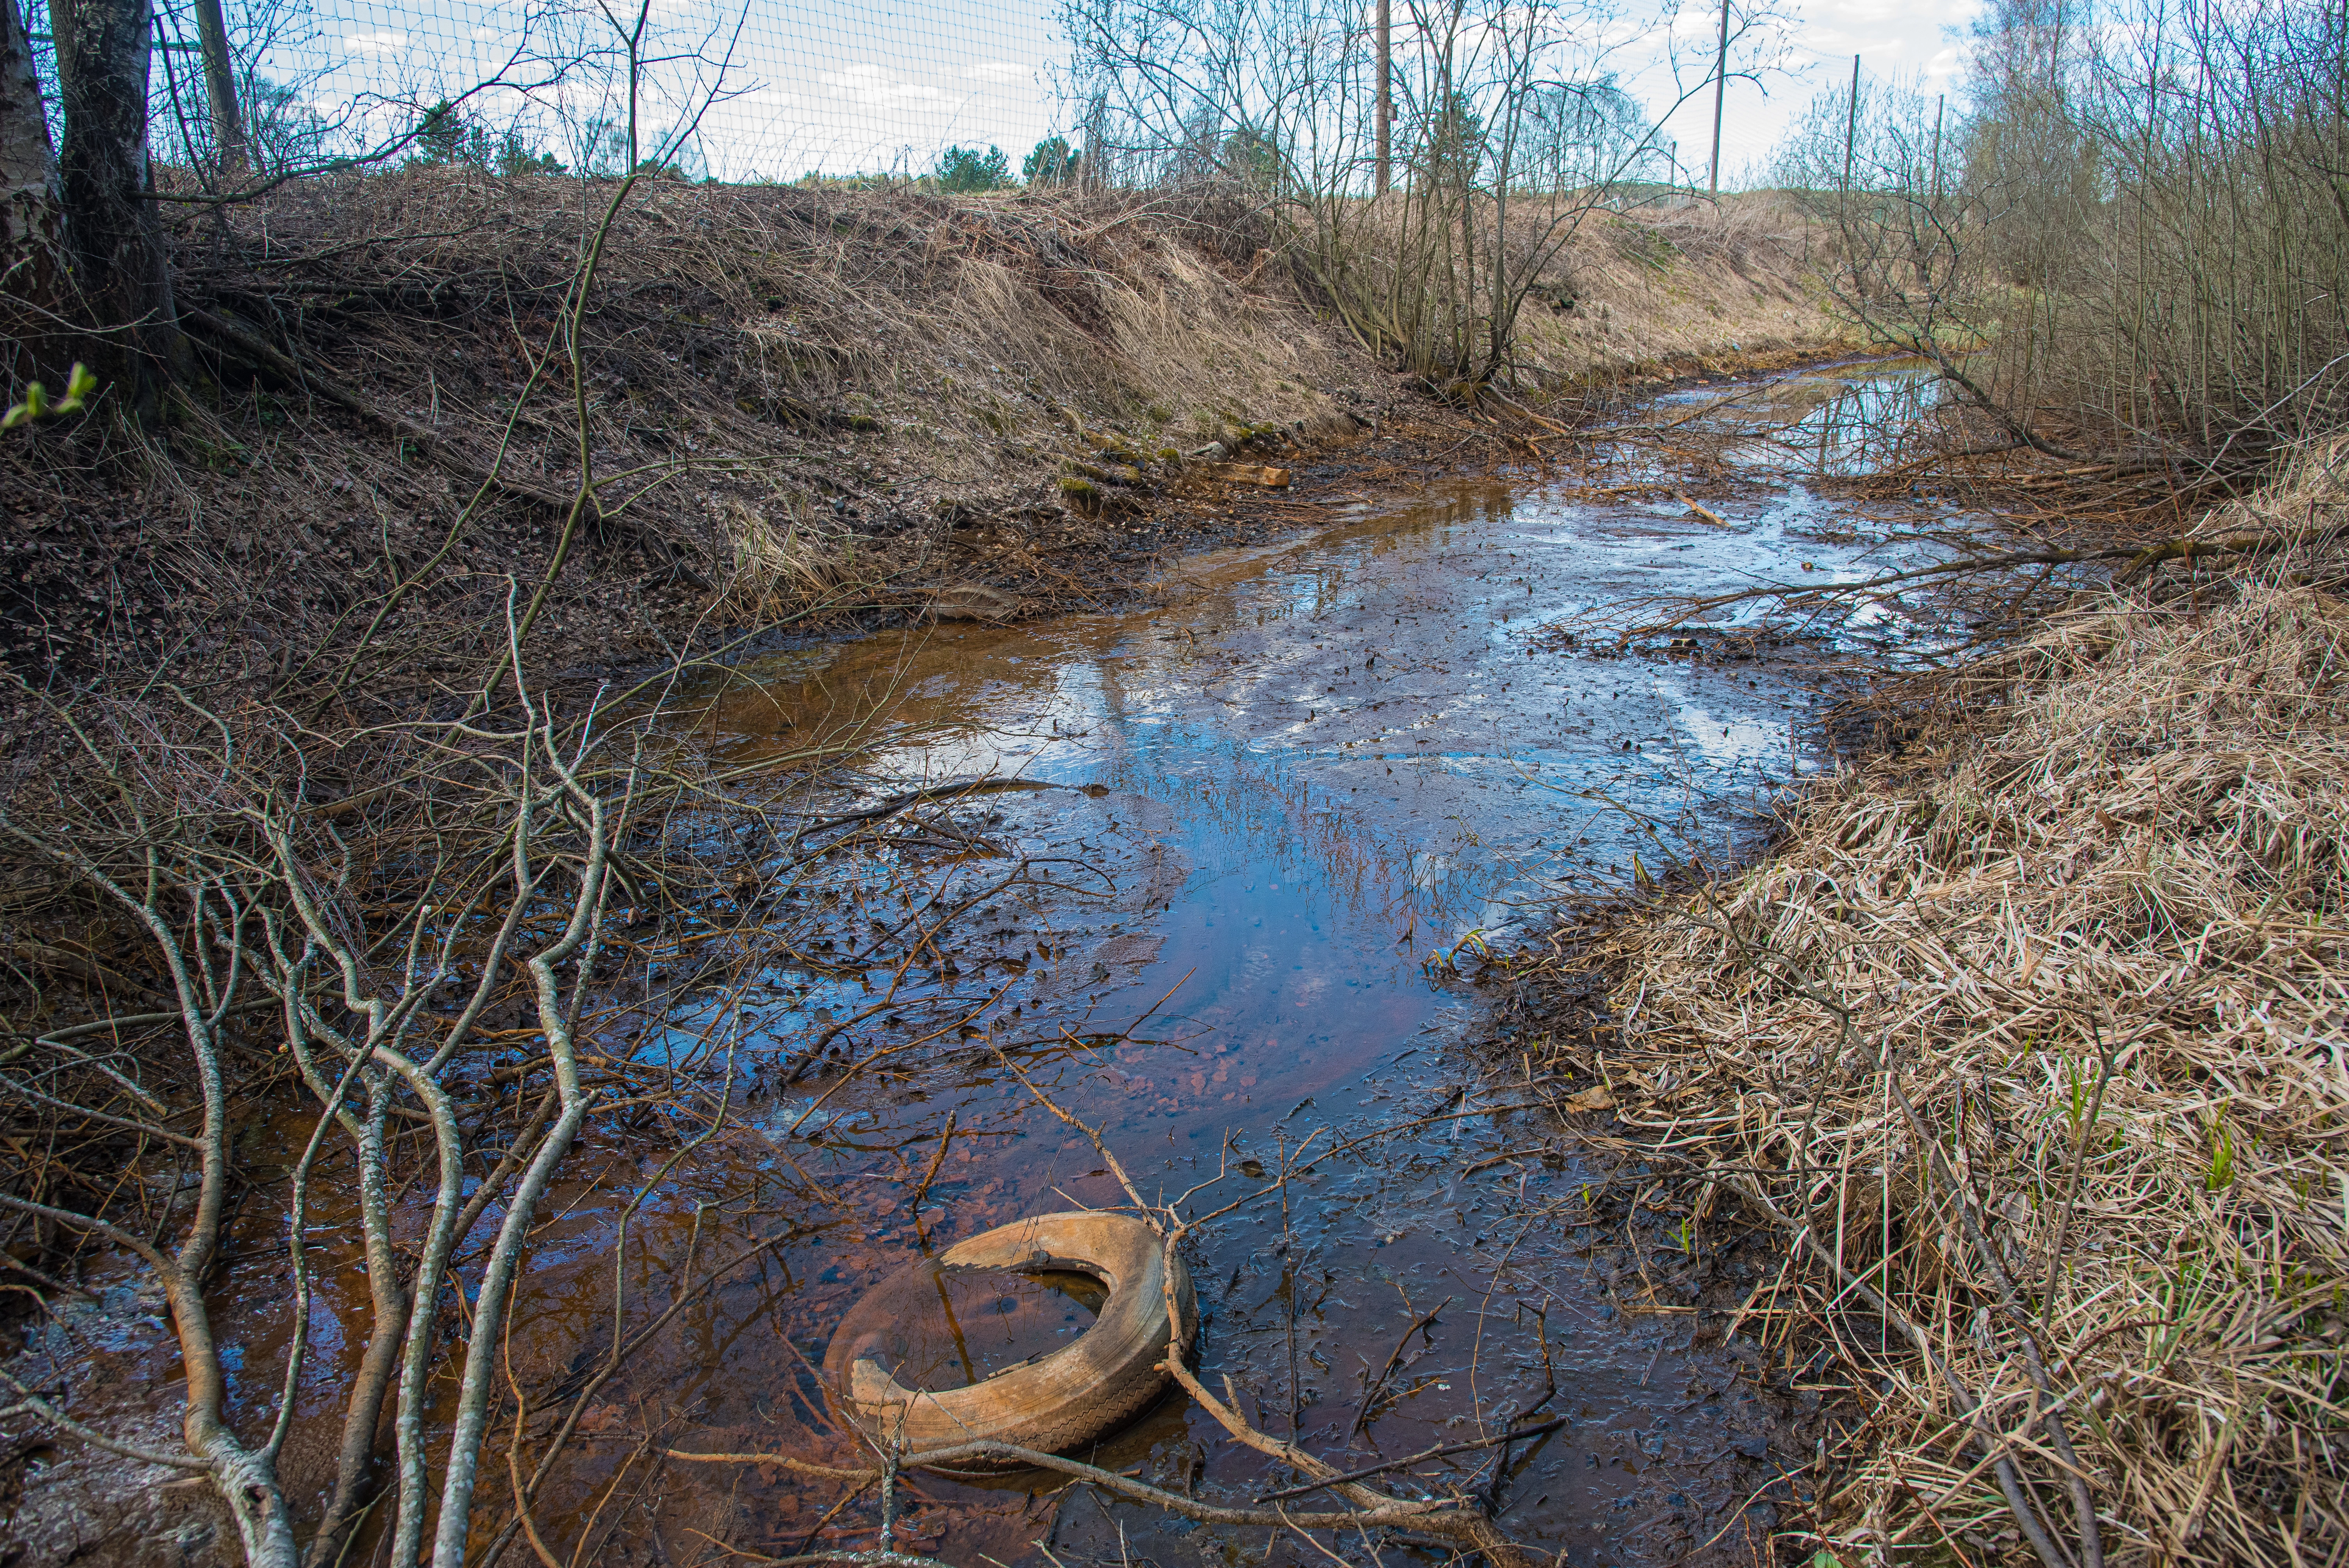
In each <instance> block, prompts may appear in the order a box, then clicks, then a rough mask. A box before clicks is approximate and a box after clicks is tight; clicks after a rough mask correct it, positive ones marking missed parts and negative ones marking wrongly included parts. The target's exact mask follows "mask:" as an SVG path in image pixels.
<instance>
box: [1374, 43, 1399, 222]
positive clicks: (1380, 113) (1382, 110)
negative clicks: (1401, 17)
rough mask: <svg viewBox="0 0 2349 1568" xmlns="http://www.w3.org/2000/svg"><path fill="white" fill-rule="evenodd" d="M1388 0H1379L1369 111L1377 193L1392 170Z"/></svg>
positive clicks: (1391, 57)
mask: <svg viewBox="0 0 2349 1568" xmlns="http://www.w3.org/2000/svg"><path fill="white" fill-rule="evenodd" d="M1389 4H1390V0H1379V97H1378V102H1377V103H1376V104H1374V105H1372V106H1371V119H1372V121H1373V123H1374V124H1375V125H1376V127H1377V136H1378V159H1379V163H1378V173H1377V176H1376V183H1377V194H1379V195H1381V196H1383V195H1385V194H1386V193H1387V185H1388V182H1389V181H1390V180H1391V179H1392V174H1393V170H1394V161H1393V160H1394V94H1393V88H1394V30H1393V21H1392V16H1391V15H1389V12H1388V5H1389Z"/></svg>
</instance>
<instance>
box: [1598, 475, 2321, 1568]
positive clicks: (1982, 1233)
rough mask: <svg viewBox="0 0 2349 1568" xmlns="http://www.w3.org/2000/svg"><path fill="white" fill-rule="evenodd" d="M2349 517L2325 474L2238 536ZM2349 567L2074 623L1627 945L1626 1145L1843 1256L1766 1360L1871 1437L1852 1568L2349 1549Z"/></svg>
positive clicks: (1857, 1493)
mask: <svg viewBox="0 0 2349 1568" xmlns="http://www.w3.org/2000/svg"><path fill="white" fill-rule="evenodd" d="M2344 507H2349V484H2344V482H2342V480H2341V479H2340V477H2339V475H2338V473H2337V471H2335V469H2334V468H2333V465H2330V464H2321V465H2312V467H2311V469H2309V470H2308V471H2307V472H2305V473H2304V474H2303V475H2302V478H2301V479H2299V480H2296V481H2293V482H2292V483H2291V484H2288V485H2285V486H2282V487H2279V488H2278V489H2276V490H2271V491H2270V492H2269V493H2268V494H2266V495H2265V496H2263V497H2261V498H2258V499H2256V500H2253V501H2251V502H2248V503H2244V504H2243V505H2242V506H2240V507H2238V508H2234V509H2230V511H2240V512H2244V513H2249V514H2256V515H2252V516H2249V517H2243V516H2233V517H2230V516H2220V517H2216V518H2214V519H2212V520H2211V526H2212V527H2214V528H2218V529H2220V530H2222V531H2223V530H2225V529H2227V528H2240V527H2242V526H2243V525H2244V523H2245V522H2246V521H2252V522H2257V521H2269V522H2276V521H2292V522H2294V523H2300V524H2312V523H2321V522H2323V521H2324V520H2325V519H2328V518H2329V519H2331V520H2333V521H2335V522H2337V521H2341V515H2342V512H2343V511H2344ZM2316 531H2322V530H2316ZM2337 573H2338V563H2337V561H2336V562H2333V564H2332V565H2331V567H2330V568H2329V569H2328V568H2327V566H2326V563H2325V562H2312V561H2309V560H2304V559H2303V560H2300V561H2296V562H2293V563H2292V566H2291V568H2290V569H2288V570H2284V571H2280V572H2276V573H2271V574H2270V575H2269V576H2267V577H2265V578H2264V579H2261V580H2260V581H2257V582H2253V583H2248V584H2243V585H2240V586H2238V587H2235V588H2232V589H2230V590H2228V591H2226V592H2225V593H2224V594H2223V597H2222V598H2221V597H2220V595H2219V594H2218V593H2210V594H2209V595H2208V597H2209V600H2210V601H2211V602H2208V603H2202V604H2200V605H2199V606H2198V605H2197V604H2196V603H2195V602H2194V600H2193V599H2192V598H2191V597H2190V596H2189V597H2184V598H2178V599H2173V600H2172V601H2170V603H2168V605H2166V606H2155V605H2153V604H2151V603H2148V602H2147V601H2146V600H2144V599H2142V598H2135V599H2128V598H2121V597H2118V596H2115V597H2110V598H2107V599H2105V600H2103V601H2102V602H2098V603H2091V604H2087V605H2085V606H2084V607H2080V608H2078V609H2076V610H2075V612H2073V613H2071V614H2065V615H2064V616H2062V617H2060V618H2058V619H2056V620H2055V621H2054V622H2052V623H2051V624H2048V625H2046V626H2045V627H2044V630H2043V631H2042V633H2041V634H2039V635H2037V636H2036V637H2035V638H2033V640H2031V641H2030V642H2029V643H2027V644H2026V645H2022V646H2020V647H2019V648H2016V649H2014V650H2012V651H2011V652H2010V653H2009V654H2008V655H2005V656H2004V658H2003V659H2002V663H2001V666H2000V667H1999V668H1998V669H1997V670H1995V671H1992V672H1989V674H1991V675H1992V676H1993V680H1992V685H1991V686H1990V687H1989V688H1988V689H1989V690H1990V691H1991V692H1992V694H1993V695H1992V699H1991V702H1990V704H1989V706H1987V707H1983V706H1976V707H1971V708H1970V709H1969V710H1968V711H1967V712H1965V713H1964V714H1962V715H1961V716H1959V717H1953V718H1951V720H1949V721H1948V722H1947V723H1946V724H1945V725H1944V726H1943V727H1942V729H1941V731H1940V739H1939V740H1938V742H1937V743H1935V744H1933V745H1930V746H1928V747H1925V748H1920V749H1917V750H1913V751H1911V752H1910V753H1909V754H1907V755H1905V756H1903V757H1900V758H1893V759H1889V760H1885V761H1881V762H1879V763H1878V764H1876V765H1875V766H1873V767H1871V768H1869V769H1866V770H1865V771H1862V772H1859V773H1857V774H1850V775H1847V776H1846V777H1844V778H1843V779H1838V780H1837V781H1836V782H1835V783H1834V784H1833V785H1832V786H1830V787H1826V788H1823V789H1821V790H1820V791H1819V792H1818V793H1817V794H1816V795H1815V796H1814V797H1812V798H1811V799H1808V800H1807V801H1806V802H1805V803H1804V804H1803V805H1802V806H1801V807H1800V809H1799V810H1798V811H1797V812H1796V813H1795V816H1794V818H1793V820H1792V822H1791V831H1790V833H1789V836H1788V837H1787V839H1786V840H1785V843H1784V844H1783V846H1782V847H1781V848H1780V850H1779V851H1778V852H1777V853H1775V855H1774V856H1773V857H1772V858H1771V859H1770V860H1768V861H1766V862H1764V863H1763V864H1760V865H1758V866H1755V867H1754V868H1753V869H1752V870H1750V871H1748V872H1745V873H1744V874H1742V875H1739V876H1737V877H1734V878H1733V879H1730V880H1728V881H1725V882H1721V883H1718V884H1716V885H1714V886H1713V887H1711V888H1708V889H1704V890H1702V891H1700V892H1698V893H1697V894H1696V895H1695V896H1693V897H1688V898H1676V899H1673V900H1671V901H1667V902H1665V903H1660V904H1657V905H1654V906H1651V907H1650V908H1649V909H1647V910H1646V911H1644V912H1642V913H1640V914H1639V915H1637V916H1635V917H1634V918H1633V919H1632V920H1631V921H1630V922H1629V923H1625V924H1623V925H1621V926H1619V928H1617V930H1616V931H1615V932H1614V934H1612V935H1611V936H1610V937H1609V939H1608V946H1609V951H1607V952H1606V953H1605V954H1603V957H1604V959H1605V961H1606V962H1607V963H1608V964H1609V966H1610V969H1611V972H1612V973H1613V974H1615V975H1618V976H1619V984H1618V985H1617V989H1616V992H1615V995H1614V1006H1615V1014H1616V1016H1617V1017H1618V1018H1619V1019H1620V1020H1621V1032H1622V1033H1621V1041H1620V1048H1619V1051H1617V1052H1611V1053H1609V1055H1608V1056H1607V1057H1605V1058H1604V1062H1603V1070H1604V1071H1605V1073H1606V1075H1607V1078H1608V1080H1609V1086H1610V1087H1611V1088H1612V1089H1613V1092H1614V1094H1615V1095H1616V1097H1617V1099H1618V1100H1619V1104H1620V1105H1621V1107H1622V1111H1621V1115H1622V1118H1623V1119H1624V1120H1625V1121H1626V1122H1627V1123H1629V1124H1630V1128H1631V1129H1632V1130H1634V1131H1635V1133H1636V1134H1637V1135H1638V1136H1640V1138H1641V1139H1642V1140H1645V1142H1646V1143H1647V1144H1648V1145H1650V1146H1651V1147H1654V1148H1658V1149H1661V1150H1665V1151H1668V1152H1669V1153H1670V1154H1671V1155H1673V1156H1675V1157H1677V1158H1678V1159H1680V1160H1682V1161H1686V1162H1687V1166H1688V1168H1689V1169H1690V1170H1692V1172H1693V1173H1694V1175H1695V1176H1696V1178H1697V1179H1698V1180H1699V1181H1702V1182H1703V1183H1704V1184H1705V1185H1706V1187H1707V1190H1708V1191H1709V1192H1710V1193H1712V1194H1713V1198H1714V1204H1713V1206H1714V1210H1715V1212H1723V1211H1732V1210H1734V1209H1736V1208H1738V1207H1740V1206H1742V1207H1743V1208H1744V1211H1745V1212H1747V1213H1748V1214H1749V1215H1752V1216H1754V1217H1755V1218H1762V1217H1764V1215H1766V1214H1767V1213H1769V1212H1771V1211H1775V1214H1776V1215H1777V1216H1778V1217H1779V1222H1782V1223H1784V1224H1785V1226H1786V1227H1787V1229H1788V1230H1789V1231H1790V1232H1800V1233H1807V1236H1808V1237H1809V1238H1810V1240H1809V1241H1808V1242H1800V1241H1798V1243H1797V1245H1796V1247H1795V1253H1794V1254H1793V1261H1792V1263H1791V1264H1790V1266H1789V1268H1788V1269H1787V1270H1786V1271H1785V1274H1782V1275H1780V1276H1779V1278H1778V1279H1777V1280H1776V1281H1775V1282H1773V1283H1767V1284H1764V1286H1763V1287H1761V1288H1760V1289H1758V1290H1757V1291H1756V1293H1755V1295H1754V1298H1753V1299H1752V1300H1751V1301H1749V1302H1748V1303H1747V1304H1746V1308H1745V1310H1744V1312H1742V1313H1740V1314H1739V1315H1738V1321H1737V1322H1734V1323H1732V1324H1730V1325H1728V1326H1727V1328H1728V1331H1729V1332H1730V1333H1732V1334H1739V1335H1746V1336H1754V1337H1756V1338H1758V1339H1760V1340H1761V1341H1763V1343H1764V1346H1765V1347H1766V1348H1767V1350H1768V1351H1769V1353H1770V1354H1769V1357H1766V1358H1765V1365H1767V1364H1770V1363H1771V1362H1773V1361H1779V1360H1783V1361H1784V1362H1785V1364H1786V1365H1788V1366H1790V1367H1791V1366H1793V1365H1794V1364H1795V1362H1796V1361H1798V1360H1800V1359H1801V1358H1803V1357H1806V1356H1808V1355H1811V1354H1813V1353H1814V1352H1815V1351H1816V1350H1818V1349H1821V1348H1826V1349H1828V1350H1830V1351H1831V1353H1832V1356H1833V1357H1834V1358H1835V1360H1836V1361H1837V1362H1838V1363H1839V1364H1840V1366H1841V1368H1842V1371H1843V1373H1844V1375H1845V1376H1846V1377H1847V1378H1848V1380H1849V1383H1850V1386H1851V1387H1852V1388H1853V1389H1854V1390H1855V1392H1856V1393H1857V1394H1858V1395H1859V1396H1860V1397H1861V1398H1864V1399H1869V1400H1873V1401H1875V1402H1874V1404H1873V1408H1872V1410H1871V1415H1870V1419H1869V1420H1868V1424H1867V1427H1866V1428H1865V1429H1863V1431H1862V1432H1861V1433H1859V1434H1858V1436H1857V1439H1856V1440H1855V1443H1854V1445H1853V1446H1852V1449H1851V1450H1850V1451H1849V1452H1847V1453H1846V1454H1845V1455H1843V1456H1840V1461H1839V1468H1838V1469H1837V1475H1838V1478H1839V1480H1840V1487H1839V1490H1837V1491H1835V1492H1834V1493H1833V1495H1832V1496H1830V1497H1828V1498H1826V1500H1825V1502H1824V1505H1823V1514H1824V1523H1823V1524H1822V1526H1821V1529H1822V1531H1823V1532H1824V1535H1825V1538H1826V1544H1827V1545H1829V1546H1830V1547H1833V1548H1837V1549H1838V1550H1840V1551H1841V1552H1842V1555H1843V1558H1844V1561H1846V1562H1847V1563H1848V1562H1852V1561H1856V1560H1858V1559H1859V1558H1861V1557H1865V1558H1867V1559H1868V1560H1875V1561H1883V1560H1885V1559H1886V1558H1888V1557H1889V1558H1895V1559H1898V1558H1904V1557H1909V1556H1916V1557H1920V1558H1923V1559H1927V1560H1935V1561H1949V1560H1951V1558H1952V1555H1953V1554H1954V1556H1955V1557H1957V1558H1958V1559H1961V1560H1964V1561H1970V1562H1976V1563H1980V1562H1984V1561H1996V1560H1998V1559H2000V1558H2002V1557H2006V1558H2012V1559H2014V1560H2016V1561H2024V1562H2027V1561H2031V1560H2033V1558H2034V1557H2036V1558H2038V1559H2040V1560H2043V1561H2046V1562H2049V1563H2051V1564H2053V1565H2054V1568H2070V1564H2078V1565H2080V1568H2086V1565H2087V1564H2089V1563H2093V1562H2095V1559H2096V1556H2097V1553H2098V1551H2099V1549H2100V1551H2101V1554H2102V1557H2103V1558H2104V1560H2106V1561H2109V1562H2113V1563H2154V1562H2165V1563H2168V1562H2176V1563H2211V1564H2219V1563H2261V1564H2276V1565H2278V1568H2313V1565H2315V1564H2318V1563H2338V1562H2340V1561H2342V1560H2343V1558H2344V1554H2349V1489H2344V1468H2343V1467H2344V1458H2349V1454H2344V1442H2349V1438H2344V1407H2349V1386H2344V1379H2343V1357H2344V1323H2345V1322H2349V1292H2345V1291H2344V1281H2349V1267H2344V1242H2349V924H2344V922H2349V912H2344V844H2349V685H2344V682H2349V602H2344V599H2342V598H2340V597H2336V596H2335V594H2334V593H2331V592H2327V591H2325V588H2324V587H2323V583H2326V582H2327V581H2328V580H2329V581H2331V582H2332V583H2333V584H2335V585H2336V586H2337V583H2338V581H2339V579H2338V575H2337ZM2311 583H2315V584H2318V585H2310V584H2311ZM1978 689H1979V688H1978ZM1589 957H1590V954H1588V953H1587V952H1586V953H1585V954H1581V955H1580V956H1579V959H1578V962H1579V963H1581V964H1588V961H1589ZM1698 1212H1700V1213H1702V1212H1705V1205H1704V1204H1703V1203H1700V1204H1699V1205H1698ZM1821 1340H1824V1342H1825V1344H1824V1346H1822V1345H1821V1343H1820V1341H1821ZM1796 1346H1800V1348H1799V1349H1797V1348H1795V1347H1796ZM2034 1368H2036V1370H2034ZM1977 1401H1978V1402H1979V1406H1978V1409H1976V1410H1974V1411H1972V1412H1970V1411H1969V1406H1970V1405H1973V1404H1975V1402H1977ZM2002 1470H2004V1471H2005V1472H2006V1473H2005V1478H2004V1479H2005V1480H2011V1481H2012V1482H2013V1485H2011V1486H2010V1485H2007V1484H2003V1483H2002V1474H2001V1472H2002ZM2074 1481H2077V1482H2078V1483H2080V1486H2081V1487H2084V1488H2085V1493H2086V1494H2087V1496H2088V1497H2089V1498H2090V1499H2092V1501H2093V1509H2094V1514H2095V1520H2096V1524H2095V1529H2094V1530H2093V1531H2092V1532H2091V1531H2084V1529H2083V1525H2082V1516H2081V1513H2080V1511H2079V1510H2078V1509H2077V1507H2076V1506H2075V1487H2074V1486H2073V1485H2072V1483H2073V1482H2074ZM2091 1534H2093V1535H2095V1536H2097V1537H2100V1538H2101V1539H2100V1541H2099V1542H2096V1543H2095V1544H2094V1545H2092V1544H2091V1542H2089V1541H2088V1540H2086V1539H2085V1536H2088V1535H2091ZM2034 1536H2035V1537H2037V1539H2036V1540H2035V1541H2034V1540H2033V1537H2034ZM1850 1548H1857V1549H1858V1550H1857V1553H1855V1552H1853V1551H1851V1550H1848V1549H1850Z"/></svg>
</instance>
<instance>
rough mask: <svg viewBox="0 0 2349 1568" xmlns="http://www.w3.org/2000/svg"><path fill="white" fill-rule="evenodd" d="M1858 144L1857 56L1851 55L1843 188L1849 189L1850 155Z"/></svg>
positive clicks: (1844, 140) (1844, 134)
mask: <svg viewBox="0 0 2349 1568" xmlns="http://www.w3.org/2000/svg"><path fill="white" fill-rule="evenodd" d="M1858 145H1859V57H1858V56H1857V55H1854V56H1853V57H1851V109H1850V112H1849V113H1847V115H1846V116H1845V117H1844V124H1843V188H1844V190H1846V191H1849V190H1850V189H1851V157H1852V152H1853V150H1855V149H1856V148H1857V147H1858Z"/></svg>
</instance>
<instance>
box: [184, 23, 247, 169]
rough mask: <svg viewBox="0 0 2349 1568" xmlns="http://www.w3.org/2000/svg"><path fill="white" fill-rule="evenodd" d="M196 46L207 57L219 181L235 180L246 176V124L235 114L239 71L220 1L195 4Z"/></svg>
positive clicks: (206, 77) (206, 87) (206, 85)
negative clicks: (231, 50)
mask: <svg viewBox="0 0 2349 1568" xmlns="http://www.w3.org/2000/svg"><path fill="white" fill-rule="evenodd" d="M196 46H197V48H199V49H200V50H202V53H203V57H204V98H205V101H206V104H207V105H208V107H209V108H211V109H212V150H213V151H214V152H215V153H217V154H218V155H219V157H220V171H219V178H221V179H222V180H223V181H227V180H233V179H234V178H236V177H237V176H239V175H241V174H243V172H244V167H245V145H244V121H243V118H242V117H240V116H239V115H238V113H237V111H236V67H235V66H234V65H233V63H232V62H231V60H230V59H229V53H228V22H227V20H226V18H224V17H223V16H222V15H221V0H196Z"/></svg>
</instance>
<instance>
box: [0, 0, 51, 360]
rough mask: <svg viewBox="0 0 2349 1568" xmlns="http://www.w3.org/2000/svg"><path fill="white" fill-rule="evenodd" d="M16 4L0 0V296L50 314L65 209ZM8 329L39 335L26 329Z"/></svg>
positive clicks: (23, 325)
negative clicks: (59, 193)
mask: <svg viewBox="0 0 2349 1568" xmlns="http://www.w3.org/2000/svg"><path fill="white" fill-rule="evenodd" d="M16 5H17V0H0V296H6V297H8V298H12V299H18V300H24V301H27V302H29V303H31V304H35V305H36V306H39V307H40V308H41V309H42V310H44V311H55V310H56V309H57V304H58V300H59V296H60V294H61V293H62V291H63V288H64V285H65V276H66V252H65V243H66V225H65V207H64V205H63V203H62V202H61V201H59V199H58V195H57V153H56V151H55V150H53V149H52V148H51V147H50V145H49V122H48V118H47V115H46V114H45V113H44V112H43V109H42V104H41V80H40V77H38V76H37V75H36V74H35V72H34V70H33V46H32V40H31V39H30V38H29V37H27V36H26V27H25V18H24V14H23V13H22V12H21V11H19V10H18V9H17V8H16ZM11 325H12V326H14V327H15V328H16V330H17V331H18V332H21V333H24V334H25V335H36V334H37V333H38V332H39V328H38V327H37V326H36V325H32V324H30V323H12V324H11ZM28 368H29V367H28Z"/></svg>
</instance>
